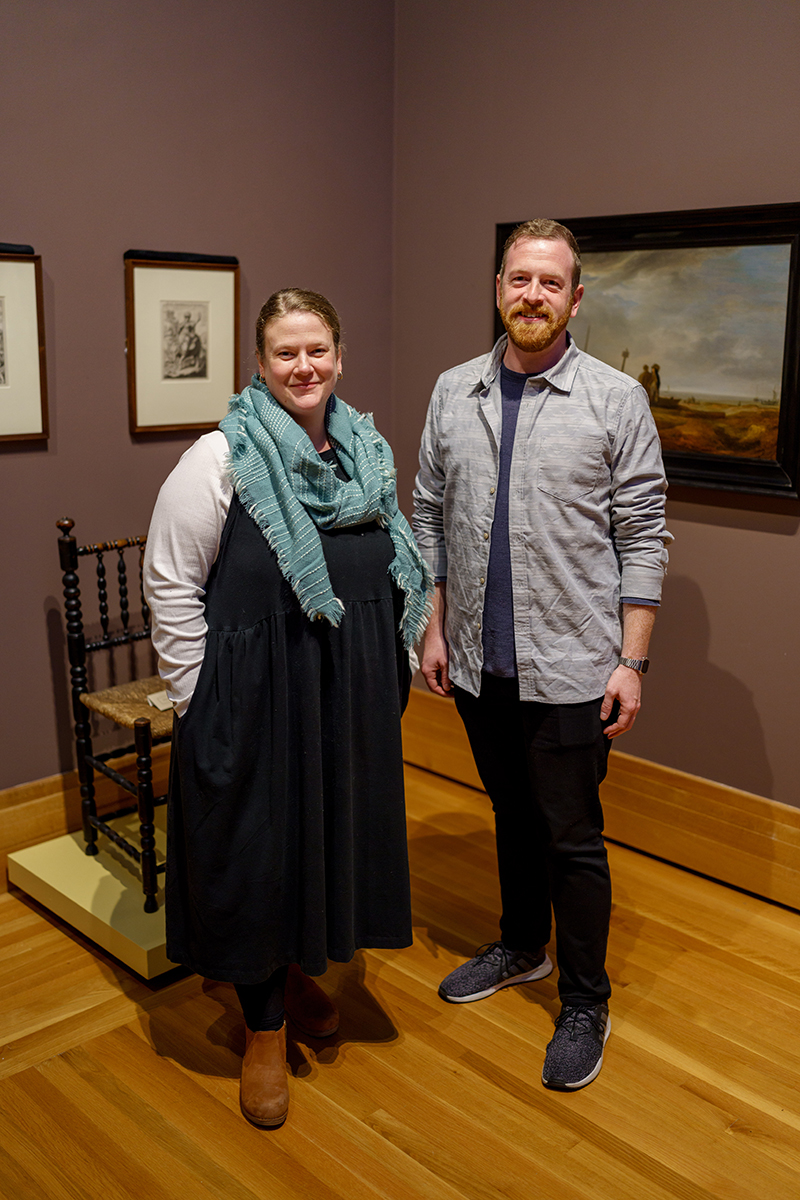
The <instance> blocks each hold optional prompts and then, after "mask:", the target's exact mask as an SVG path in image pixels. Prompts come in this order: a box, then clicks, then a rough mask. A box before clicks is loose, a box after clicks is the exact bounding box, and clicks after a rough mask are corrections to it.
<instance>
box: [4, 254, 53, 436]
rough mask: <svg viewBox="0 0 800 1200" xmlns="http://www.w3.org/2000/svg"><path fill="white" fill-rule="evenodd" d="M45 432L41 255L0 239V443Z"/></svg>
mask: <svg viewBox="0 0 800 1200" xmlns="http://www.w3.org/2000/svg"><path fill="white" fill-rule="evenodd" d="M48 434H49V428H48V418H47V369H46V362H45V348H44V303H43V300H42V259H41V255H39V254H34V253H33V250H32V248H31V247H29V246H13V247H11V246H4V245H3V244H2V243H0V442H20V441H43V440H45V439H46V438H47V437H48Z"/></svg>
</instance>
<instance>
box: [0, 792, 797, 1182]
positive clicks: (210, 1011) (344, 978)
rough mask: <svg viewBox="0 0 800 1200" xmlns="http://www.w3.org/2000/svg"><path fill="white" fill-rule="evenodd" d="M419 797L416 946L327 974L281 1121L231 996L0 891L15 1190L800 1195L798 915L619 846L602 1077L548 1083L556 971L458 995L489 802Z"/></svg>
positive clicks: (415, 795)
mask: <svg viewBox="0 0 800 1200" xmlns="http://www.w3.org/2000/svg"><path fill="white" fill-rule="evenodd" d="M407 784H408V788H407V790H408V815H409V837H410V860H411V872H412V901H413V912H414V933H415V936H414V944H413V945H412V946H411V947H409V948H407V949H404V950H373V951H365V952H363V953H360V954H358V955H357V956H356V958H355V959H354V960H353V962H351V963H349V964H332V965H331V967H330V969H329V971H328V973H327V976H326V978H325V980H324V981H323V984H324V986H325V987H326V989H327V990H329V991H330V993H331V994H332V995H333V996H334V997H335V999H336V1001H337V1003H338V1004H339V1007H340V1010H341V1014H342V1021H341V1029H340V1033H339V1035H338V1036H337V1037H336V1038H334V1039H333V1040H332V1041H330V1042H321V1041H314V1040H312V1039H303V1038H299V1039H294V1038H291V1039H290V1054H289V1063H290V1069H291V1078H290V1091H291V1096H292V1105H291V1112H290V1117H289V1120H288V1121H287V1123H286V1125H285V1126H283V1127H282V1128H281V1129H279V1130H275V1131H271V1132H267V1131H262V1130H258V1129H256V1128H254V1127H253V1126H251V1125H250V1124H249V1123H248V1122H247V1121H245V1120H244V1118H243V1117H242V1115H241V1113H240V1111H239V1101H238V1075H239V1070H240V1066H241V1054H242V1051H243V1040H244V1036H243V1027H242V1021H241V1017H240V1014H239V1011H238V1006H237V1002H236V998H235V992H234V989H233V988H232V987H231V985H229V984H221V983H215V982H212V981H207V980H201V979H198V978H197V977H192V976H189V977H187V978H184V979H180V980H178V981H176V982H172V983H171V984H170V985H169V986H165V987H158V986H151V985H148V984H145V983H144V982H143V981H141V980H138V979H135V978H134V977H133V976H131V975H130V974H129V973H128V972H126V971H125V969H124V968H123V967H121V966H120V965H119V964H116V963H114V962H113V961H112V960H110V959H109V958H108V957H107V956H104V955H103V954H102V953H98V952H96V951H94V950H93V948H92V947H91V946H90V945H89V944H88V943H86V942H85V940H83V939H81V938H80V937H78V936H75V935H71V934H70V933H69V931H68V930H66V928H65V927H63V926H61V925H60V924H59V923H58V922H55V921H50V920H49V919H48V916H47V914H46V913H45V912H44V910H40V909H38V908H36V907H35V906H32V905H29V904H26V903H25V902H23V901H22V900H21V899H20V897H19V896H15V895H14V894H13V893H12V894H10V895H7V896H0V1047H2V1049H0V1143H1V1144H2V1147H3V1152H2V1153H0V1197H2V1200H6V1198H7V1200H62V1198H63V1200H151V1198H152V1200H185V1198H186V1197H187V1196H191V1197H192V1200H194V1198H195V1197H197V1198H198V1200H207V1198H209V1197H214V1200H301V1198H302V1200H307V1198H309V1197H313V1198H314V1200H530V1198H531V1197H538V1196H540V1195H542V1196H545V1195H548V1196H549V1195H552V1196H558V1197H559V1200H587V1198H588V1197H591V1198H592V1200H790V1198H791V1200H797V1196H798V1195H800V1106H798V1102H797V1096H798V1095H799V1094H800V1020H798V1017H799V1016H800V914H798V913H796V912H791V911H788V910H786V909H782V908H779V907H776V906H773V905H768V904H765V903H764V902H762V901H758V900H756V899H755V898H753V897H751V896H747V895H742V894H741V893H737V892H735V891H733V890H731V889H726V888H724V887H721V886H720V885H718V884H715V883H713V882H711V881H710V880H707V879H703V878H700V877H698V876H694V875H691V874H688V873H686V872H683V871H679V870H676V869H675V868H673V867H670V866H667V865H666V864H664V863H661V862H657V861H655V860H652V859H649V858H647V857H644V856H642V855H639V854H636V853H634V852H632V851H630V850H627V849H625V848H624V847H619V846H614V845H612V846H610V847H609V857H610V860H611V864H612V874H613V878H614V910H613V915H612V927H611V937H610V943H609V958H608V962H609V970H610V974H611V977H612V986H613V989H614V993H613V996H612V1034H611V1038H610V1040H609V1042H608V1047H607V1050H606V1057H605V1065H604V1067H603V1071H602V1072H601V1074H600V1075H599V1077H598V1078H597V1080H596V1081H595V1082H594V1083H593V1084H592V1085H591V1087H588V1088H586V1089H584V1090H582V1091H580V1092H578V1093H575V1094H571V1095H570V1094H560V1093H554V1092H549V1091H547V1090H546V1089H544V1088H543V1087H542V1086H541V1082H540V1074H541V1066H542V1060H543V1056H544V1052H545V1048H546V1045H547V1042H548V1040H549V1038H550V1036H551V1034H552V1029H553V1019H554V1017H555V1015H556V1013H557V1011H558V997H557V974H556V973H555V972H554V973H553V975H551V976H550V977H549V978H547V979H544V980H540V981H538V982H536V983H534V984H531V985H527V986H524V987H515V988H509V989H506V990H504V991H501V992H500V993H498V994H497V995H496V996H493V997H491V998H489V999H487V1000H484V1001H481V1002H480V1003H478V1004H471V1005H452V1004H446V1003H444V1002H443V1001H442V1000H441V999H440V998H439V997H438V995H437V988H438V985H439V982H440V981H441V979H442V978H443V977H444V975H446V974H447V973H448V972H449V971H450V970H451V969H452V968H453V967H454V966H456V965H458V964H459V963H460V962H462V961H463V960H464V958H465V957H467V956H469V955H471V954H472V953H473V952H474V950H475V947H476V946H477V945H478V944H480V943H481V942H483V941H491V940H493V939H494V938H495V937H496V936H497V911H498V906H499V889H498V885H497V878H496V864H495V852H494V840H493V832H492V814H491V808H490V806H489V804H488V801H487V800H486V798H485V796H483V795H482V794H481V793H480V792H478V791H476V790H475V789H471V788H465V787H462V786H461V785H458V784H454V783H452V782H450V781H447V780H442V779H438V778H436V777H434V776H431V775H427V774H425V772H422V771H413V770H411V771H409V772H408V774H407ZM554 953H555V947H554V946H551V954H554ZM98 1152H99V1153H98Z"/></svg>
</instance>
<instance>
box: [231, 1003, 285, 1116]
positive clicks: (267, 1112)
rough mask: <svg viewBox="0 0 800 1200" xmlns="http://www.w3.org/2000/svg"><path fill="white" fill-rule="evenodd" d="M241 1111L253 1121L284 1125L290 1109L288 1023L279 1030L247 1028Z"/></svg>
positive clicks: (240, 1096)
mask: <svg viewBox="0 0 800 1200" xmlns="http://www.w3.org/2000/svg"><path fill="white" fill-rule="evenodd" d="M239 1103H240V1104H241V1108H242V1112H243V1113H244V1115H245V1116H246V1117H247V1119H248V1120H249V1121H252V1122H253V1124H254V1125H264V1126H273V1125H282V1124H283V1122H284V1121H285V1120H286V1114H287V1112H288V1111H289V1083H288V1080H287V1077H286V1026H285V1025H283V1026H281V1028H280V1029H279V1030H277V1032H274V1031H271V1030H268V1031H265V1032H261V1033H253V1032H252V1030H250V1029H248V1030H247V1046H246V1049H245V1052H244V1059H243V1061H242V1083H241V1089H240V1092H239Z"/></svg>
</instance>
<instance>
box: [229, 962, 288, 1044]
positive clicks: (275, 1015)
mask: <svg viewBox="0 0 800 1200" xmlns="http://www.w3.org/2000/svg"><path fill="white" fill-rule="evenodd" d="M288 970H289V968H288V966H287V967H278V969H277V971H273V972H272V974H271V975H270V977H269V979H265V980H264V982H263V983H237V984H235V985H234V986H235V987H236V995H237V996H238V997H239V1003H240V1004H241V1006H242V1012H243V1014H244V1020H245V1024H246V1025H247V1028H248V1029H249V1030H251V1031H252V1032H253V1033H264V1032H266V1031H268V1030H276V1029H280V1027H281V1025H283V1018H284V1013H283V993H284V989H285V987H286V975H287V973H288Z"/></svg>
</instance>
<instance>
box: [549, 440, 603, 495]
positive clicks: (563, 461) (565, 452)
mask: <svg viewBox="0 0 800 1200" xmlns="http://www.w3.org/2000/svg"><path fill="white" fill-rule="evenodd" d="M602 466H603V439H602V438H599V437H585V436H583V437H582V436H579V435H575V436H570V435H569V434H566V433H559V434H545V436H544V437H543V438H542V441H541V444H540V448H539V466H538V469H537V472H536V486H537V487H538V489H539V491H540V492H544V493H545V494H546V495H548V496H554V497H555V499H556V500H560V501H561V502H562V503H563V504H574V502H575V501H576V500H579V499H580V498H581V496H586V495H588V494H589V493H590V492H592V491H594V489H595V487H596V485H597V478H598V475H599V473H600V470H601V468H602Z"/></svg>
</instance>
